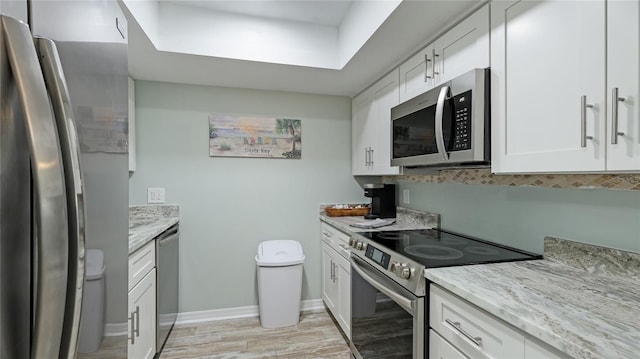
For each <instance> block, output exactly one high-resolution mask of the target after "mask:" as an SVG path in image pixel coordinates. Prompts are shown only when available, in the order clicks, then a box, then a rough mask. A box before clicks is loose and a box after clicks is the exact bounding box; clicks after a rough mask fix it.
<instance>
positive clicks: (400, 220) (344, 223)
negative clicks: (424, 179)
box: [320, 207, 440, 234]
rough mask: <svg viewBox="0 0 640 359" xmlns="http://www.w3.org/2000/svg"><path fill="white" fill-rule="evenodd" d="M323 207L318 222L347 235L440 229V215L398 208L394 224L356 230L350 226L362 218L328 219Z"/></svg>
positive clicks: (362, 219)
mask: <svg viewBox="0 0 640 359" xmlns="http://www.w3.org/2000/svg"><path fill="white" fill-rule="evenodd" d="M323 208H324V207H322V208H320V220H321V221H323V222H325V223H327V224H330V225H332V226H333V227H335V228H337V229H339V230H341V231H343V232H345V233H347V234H353V233H358V232H373V231H375V232H379V231H401V230H409V229H429V228H440V215H439V214H435V213H428V212H420V211H414V210H411V209H407V208H402V207H398V208H397V216H396V223H394V224H392V225H389V226H384V227H378V228H358V227H352V226H351V224H354V223H360V222H364V221H365V219H364V217H363V216H355V217H329V216H327V215H326V214H325V212H324V209H323Z"/></svg>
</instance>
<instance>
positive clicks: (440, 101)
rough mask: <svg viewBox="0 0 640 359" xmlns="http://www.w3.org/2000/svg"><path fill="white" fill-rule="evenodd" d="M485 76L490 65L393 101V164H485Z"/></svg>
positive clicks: (487, 130) (487, 146)
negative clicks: (402, 99) (394, 104)
mask: <svg viewBox="0 0 640 359" xmlns="http://www.w3.org/2000/svg"><path fill="white" fill-rule="evenodd" d="M489 79H490V71H489V69H488V68H487V69H475V70H472V71H469V72H467V73H465V74H463V75H461V76H459V77H456V78H454V79H452V80H450V81H447V82H445V83H444V84H442V85H440V86H438V87H436V88H433V89H431V90H429V91H427V92H425V93H423V94H421V95H418V96H416V97H414V98H412V99H410V100H407V101H406V102H403V103H401V104H400V105H398V106H395V107H393V108H392V109H391V124H392V131H391V132H392V135H391V139H392V146H391V165H392V166H404V167H443V168H446V167H479V166H484V165H488V164H489V163H490V161H491V141H490V136H491V135H490V133H491V123H490V100H489V95H490V92H491V91H490V82H489V81H490V80H489Z"/></svg>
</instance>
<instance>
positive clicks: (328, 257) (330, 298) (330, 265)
mask: <svg viewBox="0 0 640 359" xmlns="http://www.w3.org/2000/svg"><path fill="white" fill-rule="evenodd" d="M332 252H333V249H331V247H329V246H328V245H327V244H326V243H322V300H323V301H324V304H325V305H326V306H327V308H328V309H329V311H330V312H331V313H335V308H336V305H337V304H338V286H337V284H336V280H335V263H334V262H333V257H334V254H333V253H332ZM334 316H335V315H334Z"/></svg>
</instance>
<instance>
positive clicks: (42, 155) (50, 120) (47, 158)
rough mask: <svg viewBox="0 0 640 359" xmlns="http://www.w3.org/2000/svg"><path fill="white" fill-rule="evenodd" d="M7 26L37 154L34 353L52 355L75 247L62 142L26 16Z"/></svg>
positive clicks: (30, 140) (29, 137)
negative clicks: (70, 241)
mask: <svg viewBox="0 0 640 359" xmlns="http://www.w3.org/2000/svg"><path fill="white" fill-rule="evenodd" d="M2 31H3V32H4V38H5V46H6V49H7V57H8V58H9V63H10V67H11V71H12V73H13V76H14V79H15V83H16V88H17V92H18V97H19V98H20V104H21V105H22V107H23V109H24V119H25V125H26V130H27V131H26V132H27V141H28V144H29V151H30V155H31V171H32V181H33V194H34V203H33V205H34V220H33V222H34V226H35V228H34V235H35V238H36V244H35V247H36V251H37V252H36V253H35V255H34V256H35V257H36V258H37V260H36V264H35V266H36V267H37V268H36V269H35V273H36V276H37V277H36V279H35V282H36V283H37V284H36V288H35V289H34V291H35V301H34V314H33V321H32V323H33V330H32V343H31V358H35V359H39V358H51V356H52V355H54V356H55V357H57V356H58V353H59V351H60V342H61V337H62V336H61V333H62V328H63V325H64V309H65V300H66V298H65V297H66V292H67V265H68V251H69V244H68V239H67V238H68V225H67V204H66V193H65V181H64V171H63V168H62V158H61V154H60V144H59V142H58V133H57V132H58V131H57V129H56V124H55V120H54V117H53V114H52V113H51V107H50V103H49V97H48V95H47V91H46V87H45V84H44V79H43V77H42V70H41V69H40V64H39V62H38V55H37V53H36V49H35V46H34V45H33V38H32V36H31V33H30V32H29V28H28V27H27V26H26V25H25V24H24V23H22V22H21V21H18V20H16V19H14V18H11V17H7V16H2ZM53 353H55V354H53Z"/></svg>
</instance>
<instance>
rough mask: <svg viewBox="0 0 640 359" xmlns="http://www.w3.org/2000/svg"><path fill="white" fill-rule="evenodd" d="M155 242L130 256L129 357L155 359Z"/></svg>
mask: <svg viewBox="0 0 640 359" xmlns="http://www.w3.org/2000/svg"><path fill="white" fill-rule="evenodd" d="M155 248H156V244H155V241H151V242H149V243H148V244H147V245H145V246H144V247H142V248H140V249H139V250H137V251H136V252H134V253H133V254H131V255H130V256H129V295H128V298H129V299H128V309H129V310H128V312H129V344H128V349H127V357H128V358H132V359H152V358H153V357H154V356H155V354H156V268H155V258H156V253H155Z"/></svg>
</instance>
